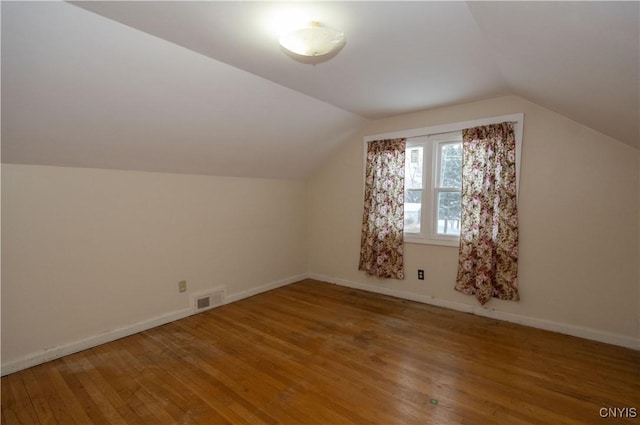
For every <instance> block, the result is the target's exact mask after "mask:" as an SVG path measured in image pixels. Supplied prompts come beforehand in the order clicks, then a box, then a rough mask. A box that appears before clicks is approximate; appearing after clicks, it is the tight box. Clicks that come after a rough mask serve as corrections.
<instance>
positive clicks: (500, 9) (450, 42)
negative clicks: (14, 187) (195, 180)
mask: <svg viewBox="0 0 640 425" xmlns="http://www.w3.org/2000/svg"><path fill="white" fill-rule="evenodd" d="M1 7H2V10H1V12H2V89H3V90H2V161H3V162H8V163H22V164H50V165H65V166H81V167H96V168H115V169H132V170H145V171H165V172H179V173H196V174H211V175H229V176H248V177H274V178H305V177H308V176H309V175H310V174H311V173H312V172H313V171H314V170H315V169H317V168H318V167H319V166H320V165H321V164H322V163H323V162H324V161H325V160H326V159H327V157H328V156H329V155H330V154H331V153H332V152H333V151H334V150H335V149H336V148H337V147H338V146H339V145H340V144H342V143H344V142H345V141H346V140H347V139H349V138H350V137H351V136H352V135H353V134H355V133H357V132H358V130H359V128H360V126H361V125H362V124H363V123H364V122H366V120H370V119H377V118H381V117H387V116H392V115H398V114H403V113H408V112H412V111H417V110H424V109H429V108H434V107H438V106H443V105H450V104H455V103H461V102H468V101H472V100H478V99H484V98H490V97H496V96H501V95H506V94H516V95H520V96H522V97H525V98H527V99H529V100H531V101H533V102H536V103H538V104H540V105H542V106H545V107H547V108H549V109H551V110H554V111H556V112H559V113H561V114H563V115H565V116H567V117H569V118H571V119H574V120H576V121H579V122H581V123H583V124H585V125H587V126H589V127H591V128H593V129H595V130H597V131H600V132H602V133H604V134H607V135H609V136H611V137H613V138H615V139H618V140H620V141H622V142H623V143H626V144H628V145H630V146H634V147H636V148H637V147H638V143H639V140H640V133H639V132H640V119H639V116H640V101H639V99H640V84H639V75H640V69H639V67H640V65H639V64H640V41H639V40H640V33H639V27H640V8H639V3H638V2H398V1H389V2H318V3H311V2H301V3H271V2H203V1H201V2H182V1H175V2H171V1H160V2H158V1H142V2H127V1H124V2H100V1H96V2H77V3H76V2H73V3H67V2H2V5H1ZM290 13H298V14H300V13H304V14H306V15H308V16H309V17H310V18H313V19H314V20H318V21H320V22H322V23H325V24H327V25H330V26H332V27H335V28H338V29H340V30H342V31H344V32H345V34H346V38H347V43H346V45H345V47H344V49H343V50H342V51H341V52H340V53H339V54H338V55H337V56H336V57H334V58H333V59H331V60H329V61H327V62H324V63H319V64H316V65H311V64H304V63H300V62H297V61H294V60H293V59H291V58H290V57H289V56H287V55H285V54H284V53H283V52H282V51H281V49H280V47H279V46H278V43H277V34H276V31H275V30H274V28H273V22H274V19H277V18H278V17H282V16H283V15H286V14H290ZM514 112H518V111H514Z"/></svg>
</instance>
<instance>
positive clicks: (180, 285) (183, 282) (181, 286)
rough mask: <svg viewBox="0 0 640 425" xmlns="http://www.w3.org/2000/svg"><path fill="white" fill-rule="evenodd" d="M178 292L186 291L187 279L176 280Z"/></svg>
mask: <svg viewBox="0 0 640 425" xmlns="http://www.w3.org/2000/svg"><path fill="white" fill-rule="evenodd" d="M178 292H187V281H186V280H181V281H180V282H178Z"/></svg>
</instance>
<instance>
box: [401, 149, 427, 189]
mask: <svg viewBox="0 0 640 425" xmlns="http://www.w3.org/2000/svg"><path fill="white" fill-rule="evenodd" d="M422 153H423V152H422V146H413V147H409V148H407V150H406V158H405V163H404V167H405V169H404V187H405V188H406V189H422Z"/></svg>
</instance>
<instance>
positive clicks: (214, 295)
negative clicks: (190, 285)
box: [192, 288, 226, 313]
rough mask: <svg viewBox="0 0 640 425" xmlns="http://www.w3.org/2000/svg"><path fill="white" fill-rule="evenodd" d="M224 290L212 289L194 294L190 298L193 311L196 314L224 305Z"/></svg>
mask: <svg viewBox="0 0 640 425" xmlns="http://www.w3.org/2000/svg"><path fill="white" fill-rule="evenodd" d="M225 298H226V290H225V289H224V288H217V289H212V290H209V291H206V292H201V293H199V294H195V295H194V296H193V298H192V300H193V301H192V305H193V309H194V311H195V312H196V313H199V312H201V311H206V310H211V309H212V308H215V307H219V306H221V305H223V304H224V303H225Z"/></svg>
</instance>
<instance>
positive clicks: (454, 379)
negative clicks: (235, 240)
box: [1, 280, 640, 425]
mask: <svg viewBox="0 0 640 425" xmlns="http://www.w3.org/2000/svg"><path fill="white" fill-rule="evenodd" d="M1 384H2V423H3V424H41V423H42V424H51V423H56V424H57V423H59V424H194V425H197V424H202V425H206V424H264V425H278V424H301V423H304V424H344V425H358V424H413V423H415V424H418V423H420V424H450V423H455V424H474V425H475V424H481V425H485V424H486V425H491V424H494V425H502V424H510V425H528V424H538V425H546V424H551V423H552V424H558V425H562V424H566V425H574V424H581V425H582V424H600V423H605V422H606V423H622V424H627V423H628V424H631V423H638V422H640V419H639V418H640V416H639V417H616V418H611V417H610V418H607V419H603V418H601V417H600V415H599V412H600V409H601V408H616V407H617V408H625V407H626V408H628V409H635V411H636V412H638V413H637V415H640V352H638V351H634V350H629V349H625V348H621V347H616V346H612V345H607V344H602V343H598V342H594V341H587V340H584V339H580V338H574V337H570V336H566V335H560V334H556V333H552V332H547V331H542V330H539V329H532V328H527V327H523V326H519V325H516V324H512V323H506V322H501V321H498V320H494V319H489V318H484V317H477V316H473V315H470V314H464V313H459V312H455V311H451V310H446V309H442V308H438V307H433V306H429V305H425V304H420V303H415V302H411V301H407V300H401V299H397V298H393V297H387V296H382V295H378V294H372V293H367V292H363V291H358V290H354V289H350V288H344V287H339V286H334V285H330V284H326V283H321V282H317V281H313V280H305V281H302V282H299V283H296V284H292V285H288V286H285V287H282V288H278V289H276V290H273V291H270V292H267V293H263V294H260V295H257V296H254V297H251V298H248V299H245V300H242V301H239V302H236V303H233V304H229V305H225V306H222V307H219V308H216V309H214V310H211V311H208V312H205V313H202V314H199V315H195V316H191V317H188V318H186V319H183V320H180V321H177V322H173V323H169V324H167V325H164V326H160V327H157V328H154V329H150V330H148V331H145V332H142V333H139V334H136V335H132V336H130V337H127V338H123V339H120V340H118V341H114V342H112V343H109V344H104V345H102V346H99V347H95V348H92V349H90V350H86V351H84V352H81V353H77V354H74V355H72V356H68V357H66V358H63V359H59V360H56V361H53V362H49V363H47V364H44V365H40V366H36V367H34V368H31V369H27V370H24V371H21V372H18V373H15V374H12V375H9V376H6V377H3V378H2V380H1Z"/></svg>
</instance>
